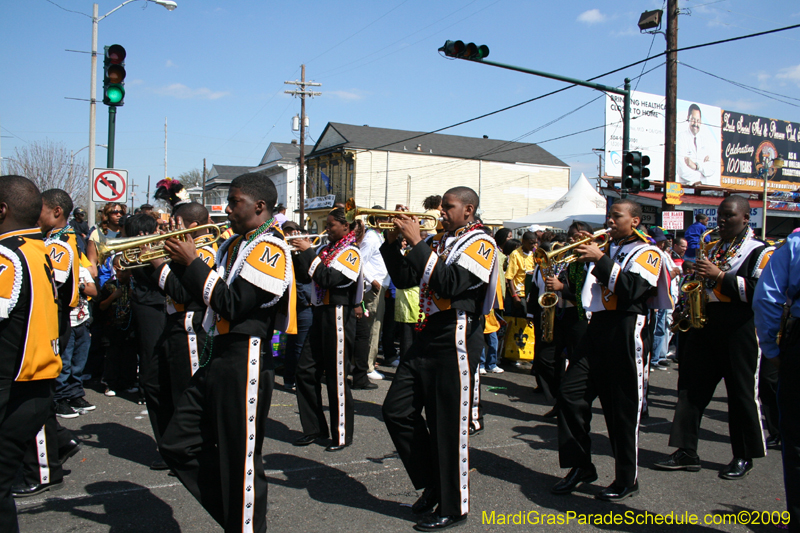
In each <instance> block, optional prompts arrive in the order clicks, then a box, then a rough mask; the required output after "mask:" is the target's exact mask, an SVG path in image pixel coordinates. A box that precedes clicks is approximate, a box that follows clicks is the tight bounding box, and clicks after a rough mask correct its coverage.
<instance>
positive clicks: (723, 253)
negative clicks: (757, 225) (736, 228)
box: [706, 226, 753, 289]
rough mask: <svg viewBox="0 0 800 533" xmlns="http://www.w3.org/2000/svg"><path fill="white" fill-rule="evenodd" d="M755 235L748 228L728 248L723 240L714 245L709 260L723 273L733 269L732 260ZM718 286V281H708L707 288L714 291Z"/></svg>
mask: <svg viewBox="0 0 800 533" xmlns="http://www.w3.org/2000/svg"><path fill="white" fill-rule="evenodd" d="M752 235H753V230H752V229H751V228H750V226H747V228H745V230H744V231H742V232H741V233H740V234H739V235H737V236H736V237H734V238H733V240H732V241H731V242H730V244H729V245H728V247H727V248H726V247H725V245H726V244H728V243H725V242H722V239H720V240H719V241H717V242H716V243H714V244H713V245H712V247H711V250H710V251H709V254H708V260H709V261H711V262H712V263H713V264H714V265H716V267H717V268H719V269H720V270H721V271H723V272H727V271H729V270H730V269H731V265H730V260H731V259H733V258H734V257H736V255H737V254H738V253H739V248H741V247H742V244H744V243H745V241H747V240H748V239H750V237H751V236H752ZM716 285H717V280H715V279H713V280H706V287H708V288H709V289H713V288H714V287H716Z"/></svg>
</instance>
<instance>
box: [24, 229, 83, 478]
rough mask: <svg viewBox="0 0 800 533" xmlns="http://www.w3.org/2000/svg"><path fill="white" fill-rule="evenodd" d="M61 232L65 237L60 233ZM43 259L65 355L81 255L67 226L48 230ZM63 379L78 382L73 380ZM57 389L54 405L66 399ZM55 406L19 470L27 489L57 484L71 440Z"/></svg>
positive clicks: (61, 351) (77, 296) (77, 295)
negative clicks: (49, 272)
mask: <svg viewBox="0 0 800 533" xmlns="http://www.w3.org/2000/svg"><path fill="white" fill-rule="evenodd" d="M64 229H66V230H67V232H66V233H62V232H63V231H64ZM44 244H45V250H46V251H47V256H48V257H49V258H50V264H51V265H52V267H53V278H54V280H55V286H56V291H57V294H58V302H59V306H58V351H59V354H62V356H63V354H64V353H65V352H66V349H67V343H68V342H69V338H70V335H71V333H72V326H71V325H70V319H69V315H70V312H71V311H72V308H73V307H76V306H78V305H79V304H80V261H81V252H80V251H79V250H78V241H77V239H76V237H75V232H74V231H73V230H72V228H71V226H67V227H66V228H63V229H59V230H52V231H51V232H50V233H49V234H48V236H47V238H46V239H45V241H44ZM62 363H63V365H62V370H63V369H64V368H71V367H72V365H71V361H62ZM67 379H71V380H78V377H77V376H69V377H68V378H67ZM60 391H61V389H60V388H59V383H58V382H56V387H55V394H54V396H53V399H54V401H56V402H58V401H64V400H68V399H69V398H64V397H60V395H59V393H60ZM55 409H56V406H55V403H53V405H52V407H51V413H50V415H49V416H48V417H47V419H46V420H45V423H44V426H43V427H42V428H41V429H40V430H39V432H38V433H37V434H36V436H35V438H34V439H31V441H30V444H29V445H28V450H27V451H26V452H25V460H24V462H23V468H22V478H23V481H24V483H25V485H27V486H31V485H37V484H40V483H59V482H60V481H61V480H62V479H63V477H64V473H63V471H62V468H61V463H60V461H59V457H58V456H59V454H58V450H59V448H61V447H62V446H64V445H66V444H67V443H69V442H70V441H72V440H74V436H73V435H72V433H71V432H70V431H69V430H68V429H66V428H65V427H63V426H62V425H61V424H59V423H58V420H57V419H56V411H55Z"/></svg>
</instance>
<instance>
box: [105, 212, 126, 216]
mask: <svg viewBox="0 0 800 533" xmlns="http://www.w3.org/2000/svg"><path fill="white" fill-rule="evenodd" d="M123 213H125V212H124V211H109V212H108V214H109V215H122V214H123Z"/></svg>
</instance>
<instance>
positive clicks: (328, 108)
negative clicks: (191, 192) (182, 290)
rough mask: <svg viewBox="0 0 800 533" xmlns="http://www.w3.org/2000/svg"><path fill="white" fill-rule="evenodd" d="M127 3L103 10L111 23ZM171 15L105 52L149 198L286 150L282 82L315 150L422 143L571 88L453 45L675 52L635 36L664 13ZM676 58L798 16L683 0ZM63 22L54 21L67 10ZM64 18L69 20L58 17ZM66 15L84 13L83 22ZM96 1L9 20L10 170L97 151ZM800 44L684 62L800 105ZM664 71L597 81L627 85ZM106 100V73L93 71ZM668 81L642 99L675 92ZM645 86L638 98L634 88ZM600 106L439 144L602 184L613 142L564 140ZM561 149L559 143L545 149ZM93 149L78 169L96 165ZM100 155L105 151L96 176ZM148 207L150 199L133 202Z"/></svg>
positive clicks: (566, 95) (777, 5)
mask: <svg viewBox="0 0 800 533" xmlns="http://www.w3.org/2000/svg"><path fill="white" fill-rule="evenodd" d="M120 1H121V0H108V1H107V0H103V1H100V2H99V5H100V14H101V15H103V14H105V13H107V12H108V11H110V10H112V9H113V8H114V7H116V6H117V5H119V3H120ZM177 2H178V8H177V9H176V10H175V11H172V12H168V11H167V10H166V9H164V8H162V7H160V6H158V5H156V4H153V3H150V2H146V1H144V0H139V1H136V2H132V3H130V4H129V5H126V6H125V7H123V8H122V9H120V10H119V11H117V12H115V13H113V14H112V15H110V16H109V17H108V18H106V19H105V20H103V21H101V22H100V24H99V41H98V48H99V49H100V50H101V51H102V47H103V46H104V45H110V44H114V43H118V44H121V45H123V46H124V47H125V48H126V49H127V53H128V58H127V59H126V69H127V73H128V74H127V78H126V91H127V95H126V97H125V106H124V107H122V108H120V109H119V112H118V114H117V137H116V142H117V149H116V153H115V154H116V155H115V157H116V164H115V166H116V167H117V168H124V169H128V170H129V172H130V175H131V178H132V179H133V181H134V182H136V183H137V184H143V183H144V182H145V181H146V179H147V176H148V175H149V176H151V180H152V182H153V183H155V181H157V180H158V179H160V178H162V177H163V175H164V119H165V118H167V120H168V123H169V142H168V174H169V175H170V176H177V175H178V174H180V173H181V172H184V171H187V170H190V169H193V168H201V167H202V164H203V158H204V157H205V158H206V160H207V163H208V166H209V167H210V166H211V165H212V164H222V165H251V166H255V165H257V164H258V163H259V161H260V159H261V157H262V155H263V154H264V152H265V151H266V149H267V147H268V146H269V143H270V142H289V141H290V140H291V139H293V138H296V137H297V134H296V133H293V132H292V131H291V118H292V116H294V115H295V114H296V113H298V112H299V110H300V102H299V100H297V99H295V98H292V97H291V96H289V95H285V94H284V92H283V91H284V90H286V89H291V88H292V87H290V86H287V85H284V81H286V80H295V79H299V77H300V64H302V63H305V64H306V76H307V79H309V80H313V81H316V82H320V83H322V87H320V88H318V89H317V90H319V91H321V92H322V93H323V95H322V96H320V97H317V98H314V99H313V100H310V101H308V104H307V113H308V115H309V117H310V120H311V128H310V132H309V134H310V137H309V139H308V142H310V143H312V144H313V142H314V141H315V140H316V139H317V138H318V136H319V134H320V133H321V132H322V129H323V128H324V126H325V124H326V123H327V122H329V121H330V122H344V123H350V124H359V125H360V124H369V125H371V126H376V127H386V128H396V129H405V130H413V131H430V130H434V129H438V128H442V127H445V126H448V125H451V124H454V123H457V122H460V121H463V120H466V119H470V118H473V117H476V116H479V115H481V114H484V113H487V112H491V111H494V110H497V109H500V108H503V107H505V106H509V105H512V104H515V103H518V102H521V101H524V100H527V99H530V98H533V97H535V96H538V95H541V94H544V93H547V92H550V91H552V90H555V89H558V88H560V87H563V86H564V84H563V83H561V82H557V81H553V80H547V79H543V78H538V77H534V76H530V75H525V74H520V73H515V72H509V71H504V70H501V69H497V68H493V67H489V66H485V65H477V64H473V63H470V62H466V61H458V60H455V61H454V60H448V59H445V58H443V57H441V56H440V55H439V54H438V52H437V49H438V48H439V47H440V46H441V45H442V44H443V43H444V41H445V40H446V39H462V40H464V41H474V42H476V43H478V44H486V45H488V46H489V48H490V50H491V54H490V57H489V59H492V60H495V61H499V62H503V63H509V64H515V65H520V66H525V67H528V68H533V69H537V70H541V71H546V72H555V73H559V74H562V75H566V76H570V77H574V78H580V79H588V78H590V77H594V76H597V75H599V74H602V73H604V72H608V71H610V70H613V69H615V68H618V67H620V66H623V65H626V64H629V63H633V62H634V61H638V60H640V59H643V58H645V57H647V55H648V50H650V48H651V46H652V51H651V54H650V55H652V54H655V53H658V52H661V51H663V50H664V49H665V40H664V38H663V37H662V36H661V35H655V36H651V35H641V34H639V30H638V28H637V27H636V23H637V21H638V18H639V15H640V14H641V12H643V11H646V10H650V9H659V8H661V7H662V2H661V1H659V0H641V1H638V2H633V1H629V0H617V1H613V2H612V1H607V0H606V1H599V0H595V1H570V2H544V1H538V0H537V1H512V0H474V1H470V0H463V1H461V2H444V1H438V2H430V1H422V0H391V1H389V2H366V1H339V2H330V1H328V2H320V1H306V2H302V3H300V2H266V1H252V0H241V1H228V2H221V1H217V2H211V1H206V0H177ZM680 5H681V8H682V9H684V10H685V11H686V12H687V13H686V14H685V15H682V16H681V17H680V19H679V45H680V46H689V45H694V44H700V43H705V42H709V41H715V40H719V39H726V38H730V37H735V36H739V35H745V34H749V33H754V32H758V31H764V30H769V29H773V28H778V27H783V26H788V25H792V24H800V4H799V3H798V2H797V0H762V1H760V2H758V3H757V8H756V7H755V6H756V4H754V3H753V2H752V1H749V0H696V1H689V0H681V2H680ZM59 6H60V7H59ZM62 8H63V9H62ZM66 10H72V11H77V12H80V13H83V14H78V13H73V12H69V11H66ZM91 11H92V2H91V1H89V0H52V1H48V0H27V1H25V2H4V3H3V5H2V7H0V32H2V35H3V39H2V40H1V41H0V79H1V80H2V82H1V83H0V127H2V129H0V132H1V134H2V139H0V140H1V141H2V144H1V145H0V150H1V151H2V154H0V155H2V156H3V157H11V156H12V155H13V150H14V148H15V147H21V146H23V145H24V144H25V143H30V142H33V141H43V140H45V139H50V140H53V141H59V142H62V143H64V144H65V145H66V146H67V148H68V149H70V150H78V149H80V148H82V147H84V146H86V145H87V144H88V135H89V134H88V131H89V109H88V108H89V104H88V103H87V102H83V101H76V100H68V99H65V98H64V97H75V98H88V97H89V74H90V58H89V55H88V54H81V53H73V52H67V51H65V50H66V49H71V50H85V51H88V50H89V49H90V46H91V19H90V18H89V17H88V16H87V15H91ZM798 49H800V29H795V30H790V31H786V32H782V33H779V34H773V35H769V36H764V37H757V38H753V39H747V40H743V41H738V42H733V43H728V44H722V45H718V46H714V47H708V48H703V49H699V50H693V51H687V52H683V53H681V54H679V60H680V61H681V62H684V63H686V64H688V65H691V66H692V67H696V68H699V69H701V70H704V71H706V72H709V73H711V74H715V75H717V76H720V77H723V78H727V79H729V80H732V81H735V82H739V83H743V84H747V85H751V86H755V87H759V88H762V89H766V90H769V91H772V92H775V93H779V94H782V95H786V96H790V97H793V98H798V97H800V54H798ZM661 63H663V57H661V58H657V59H654V60H652V61H650V62H648V63H647V64H646V65H645V66H644V68H643V67H642V66H641V65H640V66H637V67H632V68H630V69H628V70H626V71H624V72H620V73H616V74H613V75H610V76H607V77H605V78H602V79H600V80H598V81H599V82H600V83H604V84H607V85H621V84H622V81H623V79H624V78H625V77H626V76H628V77H632V78H633V77H635V76H639V75H640V74H641V73H642V72H643V70H644V71H647V70H649V69H651V68H653V67H657V66H658V65H659V64H661ZM98 65H99V67H100V68H98V98H101V93H102V57H100V58H99V60H98ZM664 68H665V67H663V66H661V67H659V68H656V69H655V70H653V71H652V72H650V73H648V74H646V75H645V76H643V77H641V78H640V79H638V80H634V82H633V85H634V87H636V88H637V89H638V90H640V91H644V92H649V93H655V94H664V86H665V70H664ZM678 75H679V79H678V97H679V98H681V99H686V100H693V101H698V102H702V103H705V104H710V105H716V106H720V107H723V108H726V109H730V110H734V111H741V112H746V113H753V114H757V115H761V116H767V117H771V118H778V119H782V120H790V121H795V122H800V107H798V106H800V102H798V101H797V100H789V102H791V103H793V104H794V105H789V104H786V103H781V102H778V101H775V100H771V99H767V98H764V97H763V96H761V95H759V94H755V93H753V92H749V91H746V90H743V89H741V88H738V87H735V86H734V85H731V84H729V83H726V82H724V81H721V80H718V79H715V78H712V77H710V76H708V75H706V74H703V73H700V72H698V71H695V70H692V69H690V68H688V67H684V66H681V67H679V70H678ZM637 83H638V85H637ZM598 96H600V93H598V92H595V91H592V90H590V89H585V88H573V89H570V90H568V91H565V92H563V93H560V94H558V95H555V96H552V97H547V98H544V99H541V100H538V101H536V102H533V103H530V104H526V105H524V106H521V107H517V108H515V109H513V110H510V111H506V112H504V113H500V114H497V115H493V116H491V117H488V118H485V119H482V120H478V121H474V122H470V123H469V124H465V125H463V126H459V127H456V128H453V129H450V130H447V131H445V132H443V133H451V134H457V135H467V136H475V137H480V136H482V135H488V136H489V137H490V138H494V139H504V140H511V139H520V140H522V141H524V142H536V143H541V146H542V147H543V148H545V149H547V150H548V151H550V152H551V153H553V154H555V155H556V156H558V157H560V158H561V159H562V160H564V161H565V162H566V163H567V164H569V165H570V166H571V167H572V174H573V179H575V178H576V177H577V176H579V175H580V173H581V172H584V173H586V175H587V176H589V177H591V176H596V175H597V163H598V157H597V156H596V155H594V154H592V149H593V148H602V146H603V130H602V129H596V130H594V131H591V132H587V133H583V134H579V135H572V136H568V137H565V138H563V139H559V140H554V141H549V140H550V139H554V138H557V137H563V136H567V135H569V134H571V133H574V132H577V131H580V130H584V129H588V128H592V127H596V126H600V125H602V124H603V123H604V106H603V99H602V98H600V99H597V100H596V101H594V102H592V103H589V104H588V105H586V106H585V107H583V108H582V109H580V110H578V111H575V112H574V113H572V114H570V115H569V116H567V117H565V118H563V119H562V120H559V121H557V122H555V123H554V124H552V125H549V126H546V127H543V126H545V125H546V124H548V123H549V122H551V121H553V120H555V119H558V118H559V117H561V116H562V115H565V114H566V113H570V112H572V111H573V110H575V109H576V108H578V107H580V106H583V105H584V104H587V103H588V102H590V101H591V100H594V99H595V98H597V97H598ZM97 109H98V114H97V142H98V143H105V141H106V137H107V121H108V113H107V107H106V106H104V105H102V104H99V105H98V106H97ZM545 141H549V142H545ZM86 152H87V151H86V150H84V151H83V152H81V157H84V158H85V157H86V156H85V154H86ZM105 157H106V153H105V149H103V148H98V149H97V161H98V166H104V164H105ZM138 200H141V201H143V200H144V198H143V196H140V197H139V198H138V199H137V203H140V202H139V201H138Z"/></svg>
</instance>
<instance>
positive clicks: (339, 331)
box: [336, 305, 347, 446]
mask: <svg viewBox="0 0 800 533" xmlns="http://www.w3.org/2000/svg"><path fill="white" fill-rule="evenodd" d="M336 401H338V402H339V409H338V410H337V412H338V413H339V420H338V422H339V424H338V425H339V443H338V444H339V446H344V445H345V444H346V442H347V439H346V438H345V434H344V433H345V414H344V411H345V409H344V402H345V398H344V308H343V307H342V306H341V305H337V306H336Z"/></svg>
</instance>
